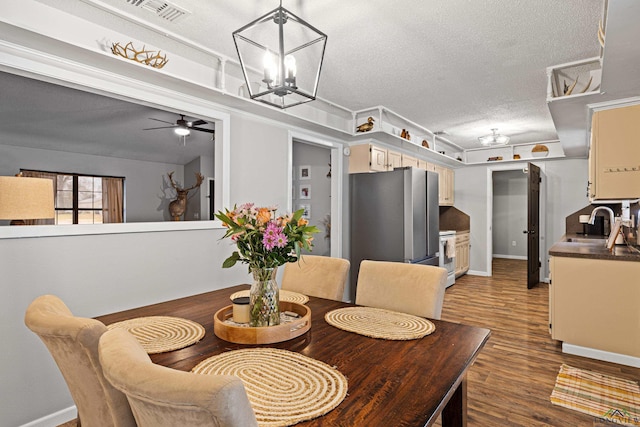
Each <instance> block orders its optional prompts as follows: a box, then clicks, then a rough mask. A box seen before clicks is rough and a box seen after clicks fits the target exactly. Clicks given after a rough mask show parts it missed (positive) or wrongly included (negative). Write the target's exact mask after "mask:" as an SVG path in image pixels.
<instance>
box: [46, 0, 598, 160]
mask: <svg viewBox="0 0 640 427" xmlns="http://www.w3.org/2000/svg"><path fill="white" fill-rule="evenodd" d="M40 2H42V3H45V4H47V5H49V6H51V7H55V8H58V9H61V10H64V11H66V12H70V13H73V14H75V15H78V16H80V17H82V18H84V19H87V20H90V21H93V22H97V23H99V24H101V25H107V26H109V28H113V29H115V30H118V31H122V32H123V33H126V34H130V35H131V36H132V37H135V38H137V39H140V40H145V41H146V42H148V44H149V45H152V46H155V47H158V48H163V49H166V50H168V51H178V49H180V50H179V51H180V52H181V54H182V53H183V52H184V53H185V54H189V52H191V55H193V58H194V59H196V60H199V61H204V60H205V57H204V54H203V53H201V52H197V51H193V50H190V49H181V44H180V43H179V42H176V41H175V40H173V39H172V37H167V36H166V35H164V34H161V33H159V32H153V31H149V30H148V29H143V28H142V27H139V26H136V25H135V21H136V20H141V21H144V22H146V23H148V24H151V25H154V26H156V27H158V28H162V29H163V30H164V31H166V33H169V34H171V35H177V36H180V37H182V38H184V39H186V40H189V41H191V42H193V43H196V44H198V45H202V46H205V47H207V48H209V49H212V50H214V51H216V52H219V53H221V54H223V55H226V56H228V57H230V58H234V59H235V58H236V53H235V47H234V44H233V40H232V37H231V33H232V32H233V31H234V30H236V29H238V28H240V27H241V26H243V25H245V24H246V23H248V22H249V21H251V20H253V19H255V18H257V17H258V16H260V15H262V14H264V13H266V12H268V11H269V10H272V9H274V8H275V7H277V6H278V2H277V1H276V0H269V1H264V0H263V1H259V2H258V1H254V0H243V1H237V0H216V1H204V0H172V3H173V4H175V5H177V6H179V7H181V8H184V9H186V10H188V11H189V12H191V14H190V15H188V16H186V17H184V18H183V19H182V20H179V21H178V22H168V21H166V20H164V19H162V18H160V17H157V16H156V15H154V14H153V13H151V12H149V11H147V10H144V9H141V8H137V7H135V6H132V5H130V4H129V3H128V2H127V1H126V0H83V1H70V0H67V1H59V0H40ZM283 6H284V7H285V8H287V9H289V10H291V11H292V12H293V13H295V14H297V15H298V16H300V17H301V18H303V19H305V20H307V21H308V22H309V23H311V24H312V25H314V26H315V27H317V28H318V29H320V30H321V31H323V32H324V33H326V34H327V35H328V42H327V48H326V55H325V60H324V64H323V69H322V75H321V79H320V86H319V90H318V96H320V97H321V98H324V99H326V100H329V101H332V102H334V103H336V104H338V105H342V106H344V107H347V108H349V109H351V110H359V109H363V108H368V107H372V106H376V105H384V106H385V107H387V108H388V109H390V110H393V111H395V112H397V113H398V114H400V115H403V116H405V117H407V118H408V119H410V120H412V121H414V122H416V123H418V124H420V125H422V126H424V127H426V128H428V129H430V130H432V131H446V133H447V136H446V137H447V139H449V140H450V141H452V142H454V143H456V144H458V145H459V146H461V147H464V148H476V147H478V143H477V137H479V136H481V135H484V134H487V133H490V129H491V128H498V129H499V132H500V133H504V134H507V135H509V136H511V138H512V140H511V142H512V143H514V144H518V143H526V142H535V141H544V140H553V139H556V138H557V134H556V131H555V128H554V125H553V122H552V119H551V116H550V114H549V111H548V108H547V105H546V87H547V80H546V73H545V69H546V67H548V66H551V65H557V64H561V63H565V62H571V61H575V60H581V59H585V58H590V57H594V56H598V55H599V53H600V50H599V44H598V40H597V28H598V21H599V20H600V19H601V17H602V12H603V0H562V1H558V0H483V1H473V0H447V1H443V0H406V1H382V0H350V1H348V2H345V1H338V0H323V1H315V2H312V1H309V0H307V1H303V0H284V1H283ZM108 8H112V9H114V10H116V11H122V12H124V13H125V14H127V15H128V16H129V19H122V15H119V14H118V13H110V12H108V11H107V9H108ZM182 47H184V46H182ZM294 108H295V107H294Z"/></svg>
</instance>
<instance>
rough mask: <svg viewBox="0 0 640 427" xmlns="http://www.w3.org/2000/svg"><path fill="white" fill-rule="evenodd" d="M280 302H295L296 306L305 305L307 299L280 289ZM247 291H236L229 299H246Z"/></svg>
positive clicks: (296, 293) (304, 296)
mask: <svg viewBox="0 0 640 427" xmlns="http://www.w3.org/2000/svg"><path fill="white" fill-rule="evenodd" d="M278 294H279V298H280V301H288V302H296V303H298V304H306V303H308V302H309V297H308V296H306V295H303V294H299V293H298V292H293V291H286V290H284V289H280V291H279V292H278ZM248 296H249V290H246V291H238V292H234V293H233V294H231V297H230V298H231V299H232V300H233V299H236V298H239V297H248Z"/></svg>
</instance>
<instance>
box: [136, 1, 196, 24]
mask: <svg viewBox="0 0 640 427" xmlns="http://www.w3.org/2000/svg"><path fill="white" fill-rule="evenodd" d="M126 1H127V3H129V4H131V5H133V6H135V7H140V8H142V9H145V10H148V11H149V12H152V13H154V14H156V15H157V16H159V17H160V18H162V19H166V20H167V21H170V22H177V21H178V20H180V19H182V18H184V17H185V16H187V15H190V14H191V12H189V11H188V10H186V9H183V8H181V7H179V6H176V5H175V4H173V3H170V2H168V1H164V0H126Z"/></svg>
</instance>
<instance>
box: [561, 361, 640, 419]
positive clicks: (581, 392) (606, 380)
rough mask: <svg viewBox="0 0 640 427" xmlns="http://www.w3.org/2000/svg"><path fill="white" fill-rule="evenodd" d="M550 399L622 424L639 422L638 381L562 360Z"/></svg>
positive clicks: (639, 396)
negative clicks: (582, 367)
mask: <svg viewBox="0 0 640 427" xmlns="http://www.w3.org/2000/svg"><path fill="white" fill-rule="evenodd" d="M551 403H553V404H554V405H558V406H563V407H565V408H569V409H573V410H575V411H578V412H582V413H584V414H588V415H592V416H594V417H597V418H601V419H604V420H607V421H610V422H612V423H615V424H620V425H625V426H640V387H639V386H638V383H637V382H634V381H629V380H625V379H622V378H616V377H612V376H609V375H604V374H600V373H598V372H592V371H587V370H584V369H579V368H574V367H571V366H569V365H565V364H563V365H562V366H561V367H560V372H559V373H558V377H557V378H556V385H555V387H554V389H553V392H552V393H551Z"/></svg>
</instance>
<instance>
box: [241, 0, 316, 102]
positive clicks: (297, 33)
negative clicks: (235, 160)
mask: <svg viewBox="0 0 640 427" xmlns="http://www.w3.org/2000/svg"><path fill="white" fill-rule="evenodd" d="M233 41H234V43H235V45H236V51H237V52H238V58H239V59H240V66H241V67H242V73H243V74H244V79H245V82H246V84H247V88H248V90H249V96H250V98H251V99H255V100H258V101H261V102H264V103H266V104H269V105H272V106H274V107H278V108H288V107H292V106H294V105H299V104H302V103H305V102H309V101H313V100H314V99H316V93H317V91H318V82H319V80H320V70H321V69H322V59H323V57H324V49H325V46H326V43H327V35H326V34H324V33H322V32H321V31H319V30H318V29H316V28H314V27H313V26H311V25H310V24H308V23H307V22H305V21H304V20H302V19H300V18H299V17H297V16H296V15H294V14H293V13H291V12H289V11H288V10H286V9H285V8H283V7H282V0H280V6H279V7H277V8H276V9H274V10H272V11H271V12H269V13H267V14H265V15H263V16H261V17H260V18H258V19H256V20H255V21H253V22H250V23H249V24H247V25H245V26H244V27H242V28H240V29H239V30H236V31H234V32H233ZM252 75H253V76H259V77H256V78H253V79H252V78H251V76H252Z"/></svg>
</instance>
